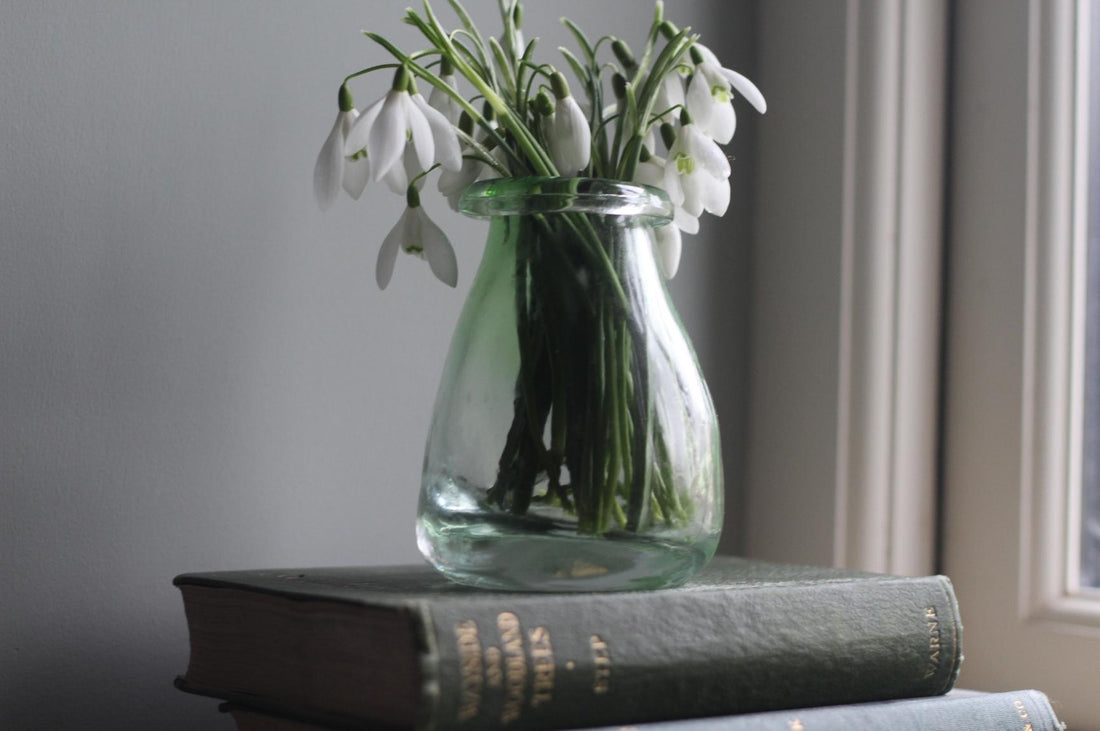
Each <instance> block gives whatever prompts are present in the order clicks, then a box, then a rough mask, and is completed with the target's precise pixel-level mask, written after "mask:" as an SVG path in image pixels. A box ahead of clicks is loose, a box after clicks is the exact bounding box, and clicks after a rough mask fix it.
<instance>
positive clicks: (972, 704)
mask: <svg viewBox="0 0 1100 731" xmlns="http://www.w3.org/2000/svg"><path fill="white" fill-rule="evenodd" d="M223 710H225V711H226V712H228V713H229V714H230V715H232V716H233V719H234V720H235V721H236V722H237V729H238V731H324V730H327V729H334V728H338V727H334V726H325V725H320V724H316V723H312V722H310V721H303V720H299V719H294V718H288V717H285V716H275V715H272V714H268V713H263V712H261V711H255V710H253V709H251V708H245V707H243V706H238V705H233V704H226V706H225V707H224V708H223ZM360 728H366V727H363V726H360ZM628 728H630V729H632V731H633V729H637V731H883V730H884V729H889V730H890V731H1063V729H1064V728H1065V727H1064V725H1063V724H1062V723H1060V722H1059V721H1058V717H1057V716H1056V715H1055V713H1054V709H1053V708H1051V705H1050V700H1049V699H1048V698H1047V697H1046V696H1045V695H1044V694H1043V693H1041V692H1039V691H1037V690H1020V691H1015V692H1012V693H968V692H965V691H952V692H951V693H948V694H947V695H945V696H935V697H931V698H916V699H911V700H898V701H878V702H876V703H857V704H852V705H843V706H822V707H819V708H803V709H792V710H789V711H769V712H767V713H745V714H741V715H738V716H721V717H718V718H691V719H686V720H681V721H663V722H659V723H650V724H641V725H637V726H632V727H628ZM595 731H600V730H598V729H597V730H595ZM603 731H621V727H620V728H618V729H616V727H611V728H607V727H605V729H604V730H603Z"/></svg>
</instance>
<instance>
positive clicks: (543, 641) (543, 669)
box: [527, 627, 554, 708]
mask: <svg viewBox="0 0 1100 731" xmlns="http://www.w3.org/2000/svg"><path fill="white" fill-rule="evenodd" d="M527 640H528V641H529V642H530V643H531V668H532V670H533V671H534V679H533V681H532V686H533V687H532V693H531V707H532V708H538V707H539V706H540V705H541V704H543V703H549V702H550V699H551V696H552V695H553V693H554V648H553V647H552V646H551V645H550V631H549V630H548V629H546V628H545V627H535V628H534V629H533V630H531V631H530V632H529V633H528V635H527Z"/></svg>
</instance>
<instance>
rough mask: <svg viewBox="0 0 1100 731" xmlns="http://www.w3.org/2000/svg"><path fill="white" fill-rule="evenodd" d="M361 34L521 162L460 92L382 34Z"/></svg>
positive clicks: (456, 65) (467, 68) (457, 66)
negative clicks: (447, 99)
mask: <svg viewBox="0 0 1100 731" xmlns="http://www.w3.org/2000/svg"><path fill="white" fill-rule="evenodd" d="M363 34H364V35H366V36H367V38H370V39H371V40H372V41H374V42H375V43H377V44H378V45H380V46H382V47H383V48H385V49H386V50H387V51H389V52H390V53H391V54H392V55H393V56H394V57H395V58H396V59H398V60H399V61H401V62H402V63H403V64H405V65H406V66H407V67H408V68H409V69H410V70H411V71H412V72H413V73H415V74H416V75H417V76H418V77H420V78H422V79H424V80H425V81H427V82H428V83H429V84H431V85H432V86H434V87H435V88H437V89H439V90H441V91H443V92H444V93H445V94H447V95H448V96H449V97H451V98H452V99H454V100H455V101H456V102H457V103H458V105H459V107H461V108H462V110H463V111H465V112H466V113H467V114H469V115H470V118H471V119H473V120H474V121H475V122H476V123H477V124H478V125H480V126H481V127H482V128H483V129H484V130H485V131H486V133H487V134H488V135H489V136H490V137H491V138H492V139H493V141H494V142H496V143H497V144H498V145H500V146H501V147H502V148H503V149H504V150H505V151H506V152H507V153H508V154H509V156H511V157H512V159H514V160H515V161H516V162H517V164H519V165H522V164H523V160H522V158H520V157H519V155H518V154H517V153H516V151H515V150H513V149H512V148H511V146H509V144H508V142H507V141H506V140H505V139H504V138H503V137H502V136H501V135H500V133H499V132H498V131H497V130H496V128H494V127H493V126H492V125H490V124H489V123H488V121H486V119H485V118H484V117H483V116H481V112H479V111H478V110H477V109H475V108H474V106H473V105H472V104H470V102H468V101H466V99H465V97H463V96H462V95H461V94H459V93H458V92H457V91H455V90H454V89H452V88H451V87H450V86H448V85H447V84H445V83H443V80H442V79H440V78H439V77H438V76H436V75H435V74H433V73H432V72H431V71H428V70H427V69H426V68H424V67H423V66H421V65H419V64H417V63H416V62H415V61H414V60H413V59H412V57H410V56H409V55H408V54H406V53H404V52H403V51H401V50H400V49H398V48H397V47H396V46H394V45H393V44H392V43H390V42H389V41H387V40H386V39H385V38H383V37H382V36H380V35H378V34H377V33H372V32H370V31H364V32H363ZM453 61H454V59H452V62H453ZM455 67H456V68H459V65H458V64H455ZM463 68H465V69H466V70H467V71H468V70H469V67H467V66H464V65H463ZM465 73H466V72H465V71H463V74H464V75H465Z"/></svg>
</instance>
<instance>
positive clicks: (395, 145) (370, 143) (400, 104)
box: [353, 89, 409, 180]
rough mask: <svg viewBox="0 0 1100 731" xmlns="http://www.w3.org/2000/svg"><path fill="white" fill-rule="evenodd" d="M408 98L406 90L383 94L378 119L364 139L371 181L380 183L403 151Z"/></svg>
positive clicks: (406, 128)
mask: <svg viewBox="0 0 1100 731" xmlns="http://www.w3.org/2000/svg"><path fill="white" fill-rule="evenodd" d="M408 97H409V93H408V92H406V91H394V90H393V89H391V90H390V91H389V93H387V94H386V102H385V104H384V105H383V106H382V110H381V111H380V112H378V118H377V119H376V120H375V121H374V124H373V125H371V128H370V136H369V137H368V138H367V154H368V155H369V157H370V161H371V162H370V167H371V177H372V178H373V179H374V180H381V179H382V176H383V175H385V174H386V172H387V171H388V170H389V169H390V168H391V167H392V166H393V165H394V164H395V163H396V162H397V161H398V160H400V159H401V153H402V152H404V151H405V133H406V131H407V130H408V128H409V122H408V119H407V117H408V114H407V112H406V109H407V106H406V103H407V102H408ZM368 111H370V110H368ZM366 116H367V112H364V113H363V117H366ZM360 124H362V122H360ZM356 126H358V125H356ZM353 131H354V130H353Z"/></svg>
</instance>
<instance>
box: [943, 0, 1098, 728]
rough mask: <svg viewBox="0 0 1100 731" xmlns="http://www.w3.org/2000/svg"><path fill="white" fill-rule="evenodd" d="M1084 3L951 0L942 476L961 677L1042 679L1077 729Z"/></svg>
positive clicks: (1083, 609) (1088, 683)
mask: <svg viewBox="0 0 1100 731" xmlns="http://www.w3.org/2000/svg"><path fill="white" fill-rule="evenodd" d="M1088 12H1089V7H1088V3H1086V2H1083V1H1082V2H1077V1H1073V0H1057V1H1056V0H1015V1H1014V2H1005V1H1004V0H981V1H978V0H967V2H965V3H960V4H959V5H958V6H957V24H956V33H957V34H958V37H957V48H959V49H961V50H960V54H959V59H958V67H957V68H958V71H959V73H958V76H957V78H956V87H955V99H954V119H955V124H954V134H955V137H954V141H953V145H952V149H953V152H954V154H953V164H952V170H951V180H952V191H953V194H952V202H951V211H952V214H951V219H952V226H951V230H952V233H951V238H950V241H949V251H950V262H951V264H950V271H951V276H950V278H949V286H948V291H949V296H948V320H947V323H948V324H947V332H948V345H947V361H946V371H945V374H946V386H947V388H946V399H945V421H944V428H945V437H944V439H945V441H944V444H945V450H944V486H943V489H944V510H943V513H944V570H945V571H946V573H948V574H949V575H950V576H951V577H952V579H953V581H954V582H955V586H956V590H957V592H958V595H959V600H960V604H961V607H962V610H963V618H964V624H966V631H965V639H964V643H965V646H966V655H967V658H966V662H964V664H963V674H962V677H961V680H962V682H964V683H966V684H968V685H971V686H973V687H978V688H990V689H992V688H1000V689H1003V688H1006V687H1023V686H1038V687H1040V688H1041V689H1043V690H1045V691H1046V692H1047V693H1048V694H1049V695H1050V696H1051V697H1052V699H1053V700H1054V701H1055V705H1056V708H1057V709H1058V710H1059V711H1060V715H1061V716H1062V717H1063V720H1065V721H1068V722H1069V724H1070V726H1071V727H1073V728H1082V729H1087V728H1100V726H1098V725H1097V724H1098V723H1100V721H1097V719H1098V718H1100V696H1098V694H1097V693H1096V687H1095V685H1096V679H1097V677H1098V676H1100V602H1097V601H1096V600H1095V599H1088V598H1087V597H1085V596H1083V595H1082V593H1081V592H1080V591H1079V587H1078V586H1077V575H1078V571H1077V569H1078V560H1079V558H1078V557H1079V546H1080V532H1079V525H1080V479H1081V444H1082V439H1081V431H1082V414H1081V405H1082V403H1083V399H1082V387H1083V383H1084V381H1083V362H1084V358H1083V347H1084V327H1083V314H1084V302H1085V300H1084V296H1085V290H1084V276H1085V267H1084V254H1085V235H1086V231H1085V223H1086V218H1085V217H1086V207H1087V197H1086V195H1085V192H1086V190H1085V185H1086V180H1085V172H1086V168H1087V155H1082V154H1079V151H1082V150H1087V147H1086V146H1085V137H1084V135H1085V134H1086V131H1087V129H1088V127H1087V114H1086V113H1087V109H1088V96H1087V90H1088V84H1087V81H1088V79H1087V68H1088V64H1087V56H1086V54H1085V53H1084V52H1085V50H1086V39H1087V35H1086V34H1087V28H1088V22H1087V14H1088ZM991 109H993V110H997V111H998V114H997V115H996V119H991V118H990V117H991V115H990V114H989V110H991ZM967 617H971V618H972V619H971V620H970V621H969V622H966V621H965V620H966V618H967Z"/></svg>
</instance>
